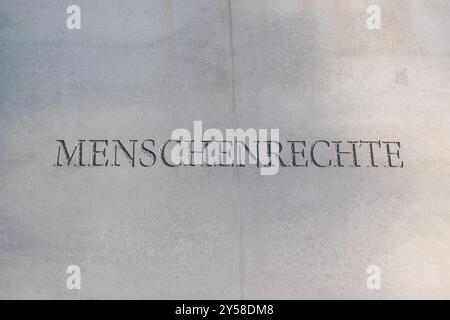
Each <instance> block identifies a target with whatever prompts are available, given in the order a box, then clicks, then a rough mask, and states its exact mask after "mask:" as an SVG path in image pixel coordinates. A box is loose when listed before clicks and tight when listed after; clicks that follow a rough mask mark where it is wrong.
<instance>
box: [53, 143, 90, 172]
mask: <svg viewBox="0 0 450 320" xmlns="http://www.w3.org/2000/svg"><path fill="white" fill-rule="evenodd" d="M84 141H85V140H78V143H77V144H76V145H75V148H74V149H73V151H72V153H69V151H68V150H67V147H66V143H65V142H64V140H56V142H58V143H59V146H58V157H57V159H56V166H57V167H62V166H63V165H62V163H61V149H62V150H63V152H62V153H63V155H64V158H65V159H66V161H67V164H66V166H70V163H71V162H72V160H73V158H74V156H75V153H76V151H77V149H78V165H79V166H80V167H84V164H83V158H82V157H83V142H84ZM74 165H75V166H76V164H74Z"/></svg>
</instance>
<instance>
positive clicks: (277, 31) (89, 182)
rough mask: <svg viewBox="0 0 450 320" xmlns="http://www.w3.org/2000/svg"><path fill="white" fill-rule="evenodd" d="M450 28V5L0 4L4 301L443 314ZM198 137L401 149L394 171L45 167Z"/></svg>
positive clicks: (293, 1) (449, 265) (447, 260)
mask: <svg viewBox="0 0 450 320" xmlns="http://www.w3.org/2000/svg"><path fill="white" fill-rule="evenodd" d="M70 4H77V5H79V6H80V7H81V11H82V27H81V30H68V29H67V28H66V25H65V21H66V18H67V16H68V15H67V14H66V8H67V6H68V5H70ZM369 4H378V5H379V6H380V7H381V10H382V28H381V29H380V30H372V31H371V30H368V29H367V28H366V18H367V16H368V15H367V13H366V8H367V6H368V5H369ZM449 16H450V3H448V1H445V0H432V1H424V0H423V1H419V0H410V1H406V0H399V1H387V0H385V1H380V0H372V1H365V0H361V1H356V0H355V1H350V0H349V1H340V0H335V1H312V0H304V1H299V0H283V1H275V0H231V1H226V0H223V1H221V0H217V1H206V0H192V1H185V0H183V1H181V0H179V1H176V0H166V1H162V0H161V1H156V0H154V1H153V0H152V1H144V0H129V1H120V0H108V1H107V0H95V1H92V0H89V1H88V0H77V1H66V0H64V1H51V0H46V1H44V0H36V1H24V0H14V1H10V0H8V1H7V0H0V148H1V152H0V298H2V299H14V298H18V299H24V298H26V299H50V298H57V299H96V298H104V299H109V298H128V299H140V298H149V299H158V298H165V299H179V298H186V299H202V298H203V299H217V298H223V299H227V298H236V299H239V298H249V299H252V298H287V299H300V298H330V299H335V298H344V299H347V298H367V299H390V298H447V299H448V298H450V275H449V271H448V270H450V233H449V230H450V215H449V208H450V200H449V196H448V195H449V194H450V181H449V176H450V145H449V142H448V140H449V139H448V138H449V136H450V114H449V102H450V87H449V83H450V72H449V71H450V39H449V37H448V34H449V32H450V19H449V18H448V17H449ZM194 120H202V121H203V123H204V125H205V126H207V127H215V128H220V129H225V128H235V127H239V128H279V129H280V137H281V140H286V139H298V140H303V139H304V140H313V139H342V140H346V139H359V138H367V139H376V140H378V139H396V140H398V141H401V143H402V149H401V155H402V159H403V160H404V162H405V167H404V168H402V169H385V168H285V169H282V170H280V172H279V173H278V174H277V175H275V176H260V175H259V173H258V171H257V169H256V168H252V167H246V168H239V169H232V168H201V167H195V168H168V167H166V166H164V165H162V164H161V162H160V161H159V159H158V161H157V163H156V164H155V166H153V167H149V168H142V167H136V168H130V167H129V166H121V167H120V168H109V167H108V168H74V167H70V168H56V167H54V166H53V163H54V162H55V158H56V152H57V144H56V139H66V140H67V141H75V140H76V139H83V138H84V139H123V140H126V139H144V138H153V139H155V140H156V141H157V144H158V145H159V144H160V143H162V142H163V141H164V140H166V139H168V138H169V137H170V134H171V132H172V130H174V129H176V128H192V125H193V121H194ZM71 264H76V265H79V266H80V267H81V270H82V289H81V290H68V289H67V288H66V277H67V274H66V273H65V271H66V268H67V266H68V265H71ZM369 265H378V266H380V268H381V270H382V288H381V290H369V289H367V287H366V279H367V276H368V275H367V274H366V268H367V266H369Z"/></svg>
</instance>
